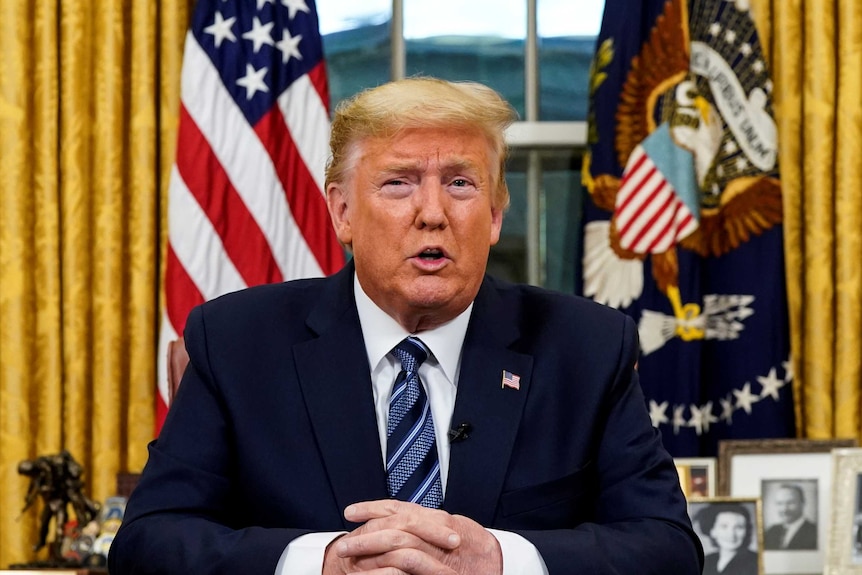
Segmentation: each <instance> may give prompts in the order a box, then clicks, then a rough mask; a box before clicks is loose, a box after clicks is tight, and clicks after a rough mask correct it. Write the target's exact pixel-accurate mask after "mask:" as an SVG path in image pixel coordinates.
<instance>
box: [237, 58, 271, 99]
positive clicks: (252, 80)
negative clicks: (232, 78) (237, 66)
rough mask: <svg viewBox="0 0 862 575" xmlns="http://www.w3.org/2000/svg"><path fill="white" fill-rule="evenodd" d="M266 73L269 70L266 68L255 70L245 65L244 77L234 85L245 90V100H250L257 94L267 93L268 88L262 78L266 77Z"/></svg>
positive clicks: (249, 65)
mask: <svg viewBox="0 0 862 575" xmlns="http://www.w3.org/2000/svg"><path fill="white" fill-rule="evenodd" d="M268 71H269V68H267V67H266V66H264V67H263V68H261V69H260V70H255V69H254V66H252V65H251V64H246V65H245V76H243V77H242V78H240V79H239V80H237V81H236V83H237V85H238V86H242V87H243V88H245V98H246V100H251V98H252V96H254V95H255V93H257V92H264V93H266V92H269V87H267V85H266V82H264V81H263V77H264V76H266V73H267V72H268Z"/></svg>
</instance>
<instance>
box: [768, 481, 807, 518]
mask: <svg viewBox="0 0 862 575" xmlns="http://www.w3.org/2000/svg"><path fill="white" fill-rule="evenodd" d="M773 502H774V503H775V510H776V512H777V513H778V517H779V519H781V522H782V523H793V522H794V521H796V520H797V519H799V518H800V517H802V499H800V497H799V494H798V493H797V492H796V490H795V489H788V488H786V487H782V488H781V489H779V490H778V491H776V492H775V499H774V500H773Z"/></svg>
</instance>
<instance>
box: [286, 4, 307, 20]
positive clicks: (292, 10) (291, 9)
mask: <svg viewBox="0 0 862 575" xmlns="http://www.w3.org/2000/svg"><path fill="white" fill-rule="evenodd" d="M281 3H282V4H284V5H285V6H287V10H288V16H290V19H291V20H293V19H294V18H295V17H296V13H297V12H300V11H302V12H305V13H309V12H310V10H309V9H308V6H307V5H306V4H305V0H281Z"/></svg>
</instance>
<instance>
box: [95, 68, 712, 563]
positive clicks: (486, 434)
mask: <svg viewBox="0 0 862 575" xmlns="http://www.w3.org/2000/svg"><path fill="white" fill-rule="evenodd" d="M514 117H515V115H514V112H513V111H512V109H511V107H510V106H509V105H508V104H507V103H506V102H504V101H503V100H502V99H501V98H500V97H499V95H498V94H496V92H494V91H492V90H490V89H488V88H486V87H484V86H481V85H478V84H473V83H463V84H453V83H449V82H443V81H439V80H435V79H429V78H413V79H408V80H402V81H399V82H394V83H390V84H386V85H384V86H382V87H379V88H375V89H373V90H369V91H366V92H363V93H362V94H359V95H358V96H356V97H355V98H353V99H352V100H351V101H349V102H348V103H346V104H345V105H342V106H340V107H339V109H338V110H337V111H336V115H335V118H334V120H333V127H332V136H331V140H330V146H331V151H332V158H331V159H330V163H329V165H328V167H327V175H326V190H327V203H328V206H329V211H330V215H331V217H332V221H333V224H334V227H335V230H336V233H337V234H338V238H339V240H340V241H341V242H342V243H343V244H344V245H345V246H347V248H348V249H350V250H351V251H352V253H353V259H352V261H351V263H350V264H349V265H348V266H347V267H346V268H345V269H344V270H342V271H341V272H340V273H338V274H336V275H335V276H334V277H331V278H326V279H310V280H300V281H294V282H288V283H284V284H280V285H270V286H263V287H258V288H252V289H249V290H245V291H242V292H237V293H234V294H230V295H227V296H224V297H222V298H219V299H217V300H215V301H212V302H209V303H206V304H204V305H203V306H200V307H198V308H196V309H195V310H194V311H193V312H192V313H191V314H190V316H189V318H188V322H187V325H186V330H185V336H186V346H187V348H188V352H189V356H190V358H191V362H190V364H189V368H188V369H187V371H186V373H185V376H184V378H183V381H182V384H181V386H180V388H179V392H178V394H177V397H176V401H175V403H174V404H173V405H172V406H171V410H170V413H169V414H168V418H167V420H166V422H165V425H164V427H163V429H162V432H161V435H160V437H159V438H158V440H157V441H155V442H154V443H153V444H152V445H151V446H150V458H149V461H148V463H147V466H146V468H145V470H144V472H143V476H142V478H141V481H140V483H139V484H138V486H137V488H136V490H135V492H134V494H133V495H132V497H131V498H130V501H129V503H128V506H127V510H126V517H125V520H124V523H123V525H122V527H121V529H120V531H119V532H118V533H117V535H116V538H115V540H114V542H113V544H112V547H111V553H110V569H111V573H112V574H115V575H118V574H121V573H122V574H144V573H171V572H176V573H194V574H196V575H198V574H204V573H213V574H214V573H225V574H227V573H231V574H233V573H262V574H266V575H270V574H273V573H276V574H279V575H281V574H287V573H289V574H291V575H301V574H304V573H309V574H315V575H317V574H320V573H322V574H324V575H330V574H337V575H341V574H344V573H360V572H369V573H377V574H384V573H386V574H407V575H431V574H445V575H455V574H460V575H468V574H469V575H492V574H493V575H500V574H504V575H518V574H523V575H536V574H541V573H551V574H555V575H556V574H570V573H574V572H583V573H593V574H602V573H622V574H625V573H631V574H635V573H636V574H638V575H649V574H652V575H666V574H668V573H673V574H674V575H694V574H697V573H700V570H701V566H702V561H703V552H702V549H701V547H700V544H699V541H698V539H697V537H696V536H695V535H694V533H693V531H692V529H691V525H690V522H689V519H688V516H687V513H686V506H685V500H684V498H683V496H682V493H681V490H680V488H679V482H678V475H677V472H676V470H675V468H674V465H673V461H672V459H671V458H670V456H669V455H668V454H667V452H666V451H665V450H664V449H663V448H662V446H661V441H660V437H659V434H658V432H657V431H656V430H655V429H654V428H652V426H651V425H650V420H649V417H648V415H647V412H646V409H645V405H644V398H643V395H642V393H641V390H640V388H639V385H638V381H637V372H636V371H635V370H634V366H635V362H636V360H637V356H638V345H637V334H636V331H635V327H634V323H633V322H632V321H631V319H629V318H627V317H626V316H624V315H623V314H621V313H619V312H616V311H614V310H612V309H610V308H606V307H604V306H600V305H597V304H595V303H592V302H589V301H587V300H583V299H580V298H576V297H574V296H569V295H563V294H555V293H551V292H548V291H546V290H542V289H539V288H535V287H529V286H520V285H512V284H508V283H505V282H501V281H497V280H495V279H493V278H490V277H487V276H485V273H484V272H485V267H486V264H487V258H488V252H489V249H490V246H492V245H494V244H495V243H496V242H497V241H498V239H499V235H500V229H501V226H502V219H503V212H504V210H505V208H506V207H507V205H508V201H509V196H508V190H507V188H506V183H505V179H504V177H503V175H504V163H505V158H506V145H505V140H504V130H505V128H506V127H507V126H509V124H510V123H511V122H512V121H513V119H514ZM407 421H409V424H407V423H405V422H407Z"/></svg>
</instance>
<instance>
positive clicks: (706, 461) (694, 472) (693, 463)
mask: <svg viewBox="0 0 862 575" xmlns="http://www.w3.org/2000/svg"><path fill="white" fill-rule="evenodd" d="M673 462H674V464H675V465H676V471H677V473H679V484H680V486H681V487H682V492H683V493H684V494H685V498H686V499H691V498H692V497H715V467H716V459H715V457H676V458H674V460H673Z"/></svg>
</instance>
